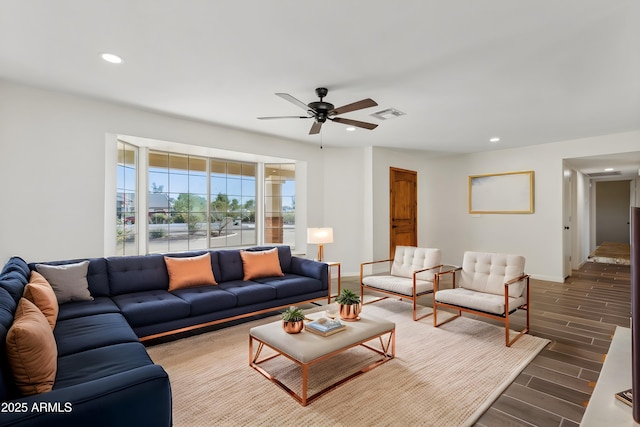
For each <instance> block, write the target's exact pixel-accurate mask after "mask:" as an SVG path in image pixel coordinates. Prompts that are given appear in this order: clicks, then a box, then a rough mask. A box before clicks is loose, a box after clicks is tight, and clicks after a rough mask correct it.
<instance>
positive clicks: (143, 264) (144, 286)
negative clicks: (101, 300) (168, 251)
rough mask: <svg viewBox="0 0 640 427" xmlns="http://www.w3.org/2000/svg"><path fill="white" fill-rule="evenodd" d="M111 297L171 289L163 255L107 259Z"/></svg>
mask: <svg viewBox="0 0 640 427" xmlns="http://www.w3.org/2000/svg"><path fill="white" fill-rule="evenodd" d="M107 270H108V272H109V287H110V289H111V295H112V296H113V295H122V294H128V293H132V292H143V291H153V290H164V291H166V290H167V289H168V288H169V275H168V274H167V267H166V266H165V263H164V257H163V256H162V255H141V256H123V257H112V258H107Z"/></svg>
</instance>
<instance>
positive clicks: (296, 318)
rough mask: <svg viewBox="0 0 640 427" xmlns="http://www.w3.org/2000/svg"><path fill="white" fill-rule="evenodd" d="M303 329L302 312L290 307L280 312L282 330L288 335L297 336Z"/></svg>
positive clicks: (297, 308) (299, 309)
mask: <svg viewBox="0 0 640 427" xmlns="http://www.w3.org/2000/svg"><path fill="white" fill-rule="evenodd" d="M303 328H304V312H303V311H302V309H301V308H299V307H296V306H294V305H292V306H291V307H289V308H287V309H286V310H285V311H284V312H282V329H284V331H285V332H286V333H288V334H297V333H298V332H300V331H302V329H303Z"/></svg>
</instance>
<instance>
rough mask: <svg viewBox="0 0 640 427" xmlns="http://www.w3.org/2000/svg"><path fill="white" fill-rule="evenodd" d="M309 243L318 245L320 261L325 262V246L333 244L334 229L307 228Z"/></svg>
mask: <svg viewBox="0 0 640 427" xmlns="http://www.w3.org/2000/svg"><path fill="white" fill-rule="evenodd" d="M307 243H311V244H317V245H318V261H320V262H322V261H324V244H325V243H333V228H331V227H324V228H307Z"/></svg>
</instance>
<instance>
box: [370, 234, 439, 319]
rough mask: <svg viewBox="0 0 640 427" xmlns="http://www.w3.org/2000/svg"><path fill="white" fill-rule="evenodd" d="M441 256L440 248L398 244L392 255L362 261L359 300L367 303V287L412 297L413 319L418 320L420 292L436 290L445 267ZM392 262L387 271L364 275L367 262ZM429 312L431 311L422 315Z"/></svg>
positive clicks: (405, 297) (428, 292)
mask: <svg viewBox="0 0 640 427" xmlns="http://www.w3.org/2000/svg"><path fill="white" fill-rule="evenodd" d="M441 257H442V256H441V253H440V249H435V248H417V247H414V246H397V247H396V253H395V256H394V258H392V259H384V260H379V261H371V262H365V263H362V264H360V300H361V301H363V303H364V290H365V289H367V288H368V289H370V290H373V291H376V292H382V293H385V294H390V295H394V296H397V297H400V298H401V299H407V300H411V301H412V302H413V320H419V319H418V318H417V314H416V311H417V299H418V297H419V296H422V295H426V294H430V293H432V292H433V283H434V279H435V274H436V273H437V272H438V270H439V268H440V267H442V265H441V264H440V259H441ZM389 262H391V268H390V271H389V272H387V273H386V274H376V275H368V276H365V274H364V268H365V266H370V265H374V264H379V263H389ZM385 298H386V297H385ZM376 301H378V300H376ZM373 302H375V301H373ZM430 314H431V313H428V314H426V315H424V316H422V317H420V319H422V318H424V317H426V316H429V315H430Z"/></svg>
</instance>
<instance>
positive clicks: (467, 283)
mask: <svg viewBox="0 0 640 427" xmlns="http://www.w3.org/2000/svg"><path fill="white" fill-rule="evenodd" d="M524 263H525V259H524V257H522V256H520V255H509V254H498V253H483V252H465V253H464V257H463V261H462V267H458V268H456V269H454V270H450V271H445V272H443V273H440V274H437V275H436V277H435V281H434V300H433V325H434V326H436V327H437V326H440V325H442V324H444V323H447V322H449V321H451V320H453V319H455V318H456V317H459V316H461V315H462V312H463V311H464V312H467V313H474V314H477V315H480V316H485V317H490V318H492V319H497V320H500V321H502V322H504V324H505V335H506V336H505V342H506V345H507V347H510V346H511V344H513V343H514V342H515V341H516V340H517V339H518V338H520V337H521V336H522V335H524V334H526V333H527V332H529V275H527V274H525V273H524ZM457 271H460V283H459V284H458V286H456V272H457ZM445 274H451V275H452V282H453V288H452V289H440V288H439V284H440V277H441V276H444V275H445ZM443 307H448V308H453V309H455V310H457V311H458V315H457V316H455V317H452V318H450V319H448V320H446V321H444V322H442V323H441V324H440V325H439V324H438V315H437V309H438V308H443ZM518 309H523V310H526V311H527V317H526V326H525V328H524V329H523V330H522V331H521V332H519V333H518V335H517V336H516V337H515V338H514V339H513V340H509V316H510V315H511V314H513V313H514V312H515V311H516V310H518Z"/></svg>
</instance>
